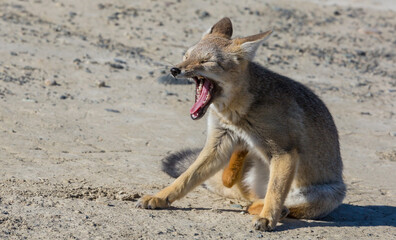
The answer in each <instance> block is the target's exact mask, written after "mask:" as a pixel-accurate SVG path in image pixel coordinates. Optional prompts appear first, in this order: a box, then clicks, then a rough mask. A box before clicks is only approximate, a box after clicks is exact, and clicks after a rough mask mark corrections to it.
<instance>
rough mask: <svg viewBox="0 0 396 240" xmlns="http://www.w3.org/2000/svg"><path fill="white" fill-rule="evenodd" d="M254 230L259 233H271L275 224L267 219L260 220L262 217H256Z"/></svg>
mask: <svg viewBox="0 0 396 240" xmlns="http://www.w3.org/2000/svg"><path fill="white" fill-rule="evenodd" d="M253 221H254V229H256V230H259V231H265V232H269V231H273V230H274V229H275V225H276V223H274V222H273V221H271V220H269V219H267V218H262V217H256V218H254V220H253Z"/></svg>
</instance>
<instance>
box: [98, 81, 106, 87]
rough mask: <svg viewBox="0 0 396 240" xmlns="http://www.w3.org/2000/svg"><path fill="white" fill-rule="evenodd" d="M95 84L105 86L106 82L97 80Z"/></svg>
mask: <svg viewBox="0 0 396 240" xmlns="http://www.w3.org/2000/svg"><path fill="white" fill-rule="evenodd" d="M96 86H98V87H100V88H101V87H107V85H106V82H105V81H97V82H96Z"/></svg>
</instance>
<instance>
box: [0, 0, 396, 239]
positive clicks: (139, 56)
mask: <svg viewBox="0 0 396 240" xmlns="http://www.w3.org/2000/svg"><path fill="white" fill-rule="evenodd" d="M236 2H237V1H220V0H217V1H216V0H207V1H194V2H193V1H190V2H189V1H183V0H182V1H174V0H169V1H143V0H141V1H126V0H117V1H110V0H101V1H81V0H63V1H61V0H53V1H49V0H48V1H47V0H24V1H22V0H21V1H14V0H3V1H1V2H0V239H111V238H113V239H139V238H141V239H173V238H179V239H221V238H224V239H231V238H232V239H255V238H270V239H294V238H300V239H395V238H396V198H395V196H396V174H395V172H396V116H395V114H396V106H395V105H396V68H395V67H396V40H395V35H396V10H395V4H393V5H392V1H369V0H365V1H356V0H355V1H350V2H349V3H345V1H311V2H306V1H301V0H299V1H293V3H290V2H292V1H285V0H281V1H266V3H262V2H263V1H253V0H247V1H239V2H238V3H236ZM334 4H340V5H334ZM392 9H393V10H392ZM224 16H228V17H230V18H231V19H232V20H233V23H234V33H235V34H236V35H240V36H241V35H249V34H255V33H258V32H259V31H264V30H266V29H267V28H269V27H273V28H274V30H275V33H274V34H273V35H272V37H271V38H270V39H269V40H268V42H267V43H265V44H264V46H263V47H262V48H261V49H260V50H259V52H258V54H257V57H256V61H258V62H260V63H262V64H264V65H265V66H267V67H268V68H270V69H272V70H274V71H277V72H279V73H282V74H284V75H287V76H289V77H292V78H294V79H296V80H298V81H300V82H302V83H304V84H306V85H307V86H309V87H310V88H311V89H313V90H314V91H315V92H316V93H317V94H318V95H319V96H321V98H322V99H323V100H324V101H325V102H326V104H327V106H328V107H329V109H330V111H331V112H332V114H333V116H334V118H335V121H336V124H337V126H338V130H339V133H340V137H341V147H342V155H343V159H344V164H345V171H344V175H345V181H346V182H347V184H348V195H347V197H346V199H345V201H344V204H343V205H342V206H341V207H340V208H338V209H337V210H336V211H334V212H333V213H332V214H330V215H329V216H328V217H326V218H325V219H322V220H321V221H307V220H301V221H300V220H293V219H286V220H284V221H283V222H281V223H280V224H279V226H278V228H277V231H275V232H271V233H262V232H257V231H254V230H253V228H252V223H251V216H249V215H246V214H244V212H243V210H242V208H243V207H245V206H246V203H244V202H238V201H234V200H229V199H224V198H222V197H220V196H217V195H215V194H212V193H209V192H208V191H207V190H205V189H204V188H202V187H199V188H197V189H196V190H194V191H193V192H191V193H190V194H189V195H188V196H187V197H185V198H184V199H182V200H181V201H178V202H175V203H174V204H173V207H172V208H171V209H168V210H160V211H151V210H142V209H136V208H134V205H135V203H136V200H137V199H138V198H139V196H141V195H142V194H150V193H155V192H156V191H158V190H159V189H161V188H162V187H164V186H166V185H167V184H169V183H170V182H171V181H172V179H171V178H170V177H168V176H167V175H166V174H164V173H162V172H161V171H160V160H161V158H163V157H164V156H166V155H167V154H168V153H169V152H171V151H175V150H177V149H180V148H184V147H201V146H202V145H203V143H204V140H205V134H206V130H205V129H206V121H205V119H202V120H200V121H192V120H191V119H190V117H189V108H190V107H191V105H192V104H193V103H192V101H193V95H194V93H193V91H194V87H193V86H192V85H189V84H181V83H185V82H171V80H172V79H171V78H168V77H169V75H168V71H169V67H170V66H171V65H172V64H176V63H178V62H180V61H181V57H182V54H183V53H184V51H185V50H186V49H187V47H188V46H191V45H193V44H194V43H195V42H197V41H198V40H199V38H200V36H201V34H202V33H203V32H204V31H205V30H206V29H207V28H209V27H210V26H211V25H212V24H214V23H215V22H216V21H217V20H219V19H220V18H221V17H224ZM169 81H170V82H169ZM165 82H169V83H172V84H164V83H165ZM174 83H178V84H174Z"/></svg>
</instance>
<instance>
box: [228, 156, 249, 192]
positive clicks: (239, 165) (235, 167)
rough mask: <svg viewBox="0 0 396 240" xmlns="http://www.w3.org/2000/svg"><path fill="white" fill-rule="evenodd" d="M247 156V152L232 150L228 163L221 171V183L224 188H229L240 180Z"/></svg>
mask: <svg viewBox="0 0 396 240" xmlns="http://www.w3.org/2000/svg"><path fill="white" fill-rule="evenodd" d="M247 154H248V151H247V150H240V149H237V150H234V152H233V153H232V155H231V158H230V163H229V164H228V166H227V167H226V168H225V169H224V171H223V176H222V181H223V185H224V186H225V187H227V188H230V187H232V186H234V184H235V183H236V182H237V181H238V180H240V178H241V175H242V172H243V164H244V162H245V158H246V155H247Z"/></svg>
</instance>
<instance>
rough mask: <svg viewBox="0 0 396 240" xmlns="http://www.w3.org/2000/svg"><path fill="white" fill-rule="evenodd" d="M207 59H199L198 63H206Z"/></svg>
mask: <svg viewBox="0 0 396 240" xmlns="http://www.w3.org/2000/svg"><path fill="white" fill-rule="evenodd" d="M207 61H208V60H201V61H200V62H199V63H206V62H207Z"/></svg>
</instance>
